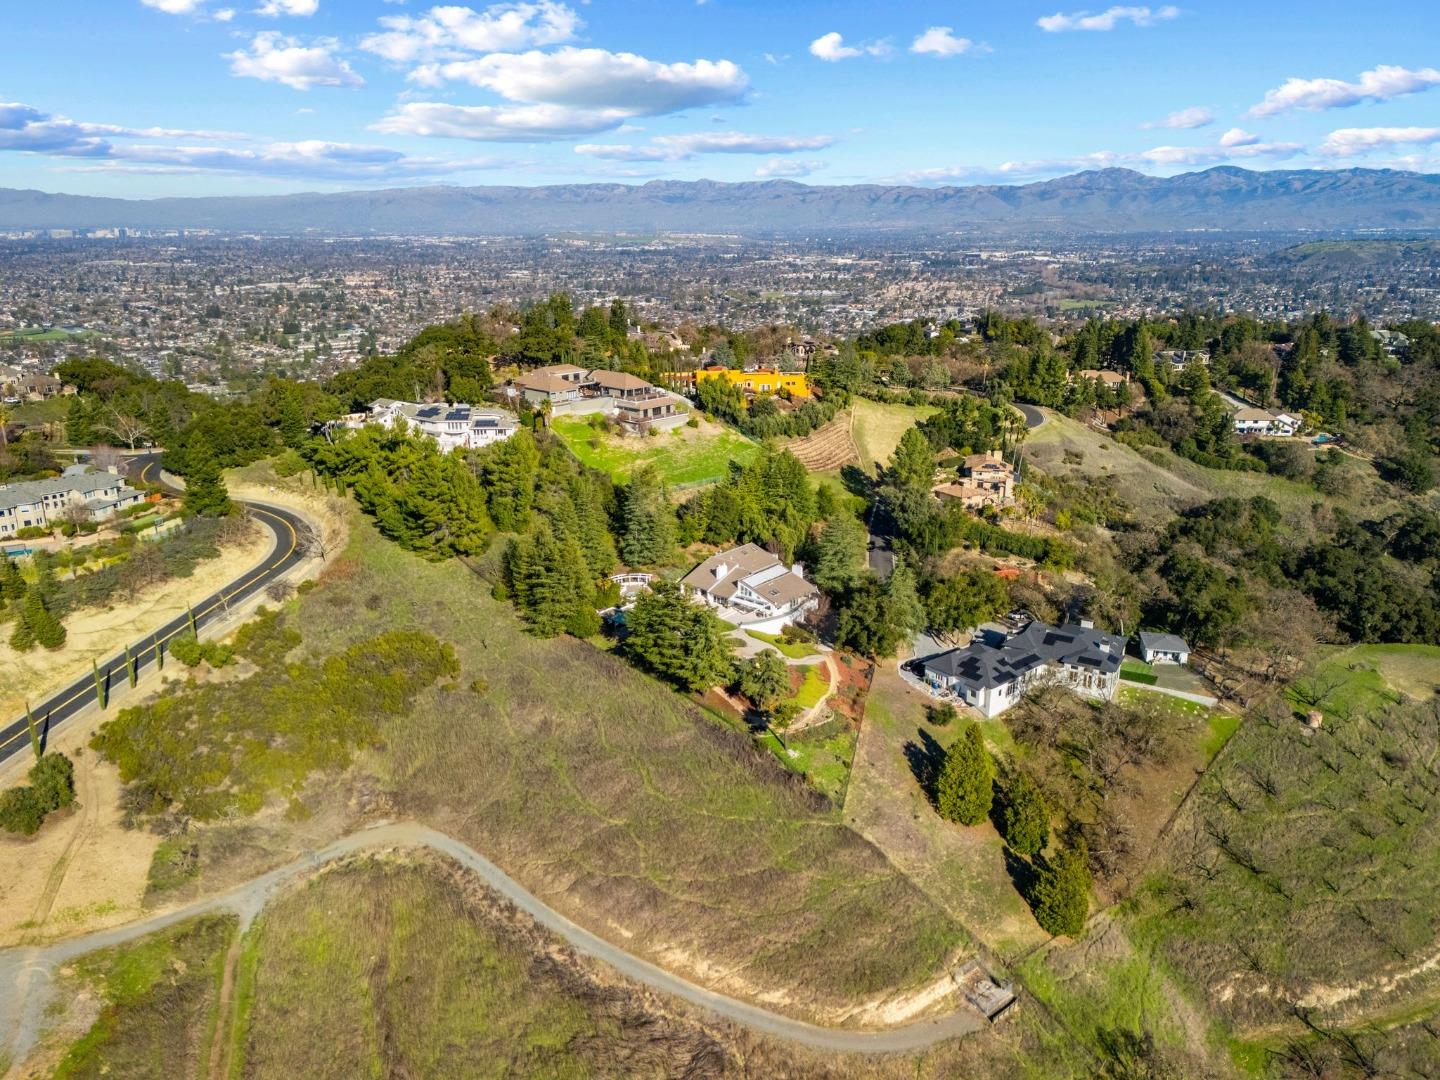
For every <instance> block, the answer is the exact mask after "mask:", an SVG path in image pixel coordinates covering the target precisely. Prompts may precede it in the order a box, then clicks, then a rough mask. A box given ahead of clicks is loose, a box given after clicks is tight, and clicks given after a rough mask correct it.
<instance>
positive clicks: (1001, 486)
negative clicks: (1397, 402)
mask: <svg viewBox="0 0 1440 1080" xmlns="http://www.w3.org/2000/svg"><path fill="white" fill-rule="evenodd" d="M934 494H935V496H936V497H937V498H938V499H940V501H941V502H958V503H959V504H960V505H961V506H963V507H965V508H966V509H967V510H979V509H980V508H981V507H985V506H997V507H998V506H1008V505H1009V504H1010V503H1012V502H1014V501H1015V470H1014V469H1012V468H1011V467H1010V465H1009V464H1008V463H1007V462H1006V461H1005V455H1004V454H1002V453H1001V452H1000V451H999V450H990V451H988V452H986V453H983V454H970V455H968V456H967V457H966V458H965V460H964V462H962V463H961V465H960V478H959V480H958V481H956V482H954V483H947V484H941V485H939V486H938V487H936V488H935V489H934Z"/></svg>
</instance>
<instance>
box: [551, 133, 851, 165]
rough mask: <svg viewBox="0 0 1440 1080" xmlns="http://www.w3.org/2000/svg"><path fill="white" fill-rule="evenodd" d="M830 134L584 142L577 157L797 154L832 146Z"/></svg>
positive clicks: (702, 135) (674, 158) (668, 158)
mask: <svg viewBox="0 0 1440 1080" xmlns="http://www.w3.org/2000/svg"><path fill="white" fill-rule="evenodd" d="M834 142H835V140H834V138H833V137H831V136H829V135H805V136H786V135H746V134H743V133H741V132H738V131H722V132H695V133H693V134H687V135H657V136H656V137H655V138H653V139H651V140H650V145H648V146H632V145H628V144H625V143H582V144H581V145H579V146H577V147H575V152H576V153H577V154H584V155H586V156H587V157H595V158H601V159H603V160H606V161H686V160H689V159H690V158H693V157H695V156H696V155H698V154H797V153H799V152H801V151H802V150H823V149H825V147H827V146H830V145H832V144H833V143H834Z"/></svg>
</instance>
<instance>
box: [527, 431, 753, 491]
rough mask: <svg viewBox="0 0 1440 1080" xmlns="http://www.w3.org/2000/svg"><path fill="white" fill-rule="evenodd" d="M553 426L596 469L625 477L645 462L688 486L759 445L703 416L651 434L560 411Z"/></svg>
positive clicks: (718, 475)
mask: <svg viewBox="0 0 1440 1080" xmlns="http://www.w3.org/2000/svg"><path fill="white" fill-rule="evenodd" d="M552 429H553V430H554V432H555V434H556V435H558V436H559V437H560V438H561V440H562V441H563V442H564V443H565V445H566V446H567V447H569V448H570V452H571V453H573V454H574V455H575V456H576V457H577V458H579V459H580V460H581V461H582V462H584V463H585V464H586V465H588V466H590V467H591V468H593V469H600V470H602V471H604V472H607V473H609V474H610V475H611V477H613V478H614V479H615V480H617V481H620V480H625V479H626V478H627V477H629V476H630V474H631V473H632V472H634V471H635V470H636V469H637V468H639V467H640V466H641V465H654V466H655V468H656V469H657V470H659V472H660V475H661V477H662V478H663V479H664V480H665V482H666V483H667V484H671V485H673V486H675V487H689V486H695V485H699V484H707V483H714V482H715V481H717V480H721V479H723V478H724V477H725V475H726V474H727V473H728V472H729V470H730V464H731V463H732V462H734V463H737V464H740V465H745V464H748V463H749V462H750V461H751V460H753V459H754V458H755V456H756V455H757V454H759V453H760V445H759V444H758V443H756V442H753V441H751V440H750V439H747V438H746V437H745V436H743V435H741V434H739V433H738V432H736V431H732V430H730V429H729V428H725V427H721V426H719V425H716V424H709V423H705V422H702V423H701V426H700V427H699V428H691V427H681V428H676V429H675V430H674V431H667V432H661V433H660V434H659V435H656V436H653V437H650V436H641V437H634V436H624V435H611V434H609V433H607V432H605V431H604V430H602V429H598V428H595V427H592V426H591V425H590V423H589V421H588V420H587V419H584V418H580V417H565V416H562V417H557V418H556V419H555V420H554V421H553V423H552Z"/></svg>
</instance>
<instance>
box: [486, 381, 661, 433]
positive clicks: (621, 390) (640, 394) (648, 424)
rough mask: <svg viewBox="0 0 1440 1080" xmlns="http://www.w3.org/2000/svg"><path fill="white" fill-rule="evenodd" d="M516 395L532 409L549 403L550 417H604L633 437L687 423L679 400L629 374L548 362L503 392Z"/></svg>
mask: <svg viewBox="0 0 1440 1080" xmlns="http://www.w3.org/2000/svg"><path fill="white" fill-rule="evenodd" d="M517 391H518V392H519V393H520V394H522V395H524V398H525V400H526V401H528V402H529V403H530V404H532V405H539V404H542V403H546V402H548V403H549V404H550V407H551V413H552V414H553V415H567V414H568V415H577V414H584V413H605V414H607V415H609V416H611V417H612V418H614V419H615V420H616V421H617V422H618V423H619V424H620V426H621V427H622V428H623V429H624V430H625V431H626V432H628V433H629V434H631V435H644V434H646V433H647V432H649V431H652V430H656V429H659V430H665V429H669V428H676V427H679V426H680V425H681V424H683V423H685V421H686V419H687V417H686V415H685V413H684V412H683V411H681V410H680V409H679V408H678V406H679V405H680V404H681V399H680V398H678V397H677V396H676V395H674V394H672V393H669V392H668V391H666V390H661V389H660V388H659V387H658V386H652V385H651V384H650V383H648V382H646V381H645V380H644V379H642V378H640V376H638V375H631V374H630V373H629V372H627V371H610V370H608V369H606V368H595V369H593V370H586V369H585V368H580V367H575V366H574V365H573V364H552V365H550V366H549V367H543V368H536V369H535V370H534V371H532V372H530V373H529V374H527V375H522V376H520V377H519V378H518V379H516V380H515V381H514V382H513V383H512V384H511V386H510V387H508V388H507V392H509V393H511V394H512V396H513V394H514V393H515V392H517Z"/></svg>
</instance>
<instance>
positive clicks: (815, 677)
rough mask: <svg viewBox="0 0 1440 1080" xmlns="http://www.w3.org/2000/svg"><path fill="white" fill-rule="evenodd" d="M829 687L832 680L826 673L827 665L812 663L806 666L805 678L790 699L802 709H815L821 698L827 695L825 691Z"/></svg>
mask: <svg viewBox="0 0 1440 1080" xmlns="http://www.w3.org/2000/svg"><path fill="white" fill-rule="evenodd" d="M828 689H830V680H829V678H828V677H827V676H826V674H825V665H824V664H812V665H810V666H809V667H807V668H805V679H804V681H803V682H802V683H801V684H800V689H799V690H798V691H796V693H795V696H794V697H793V698H791V699H790V701H791V703H792V704H794V705H798V706H799V707H800V708H801V709H813V708H814V707H815V706H816V705H818V704H820V699H821V698H823V697H824V696H825V691H826V690H828Z"/></svg>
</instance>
